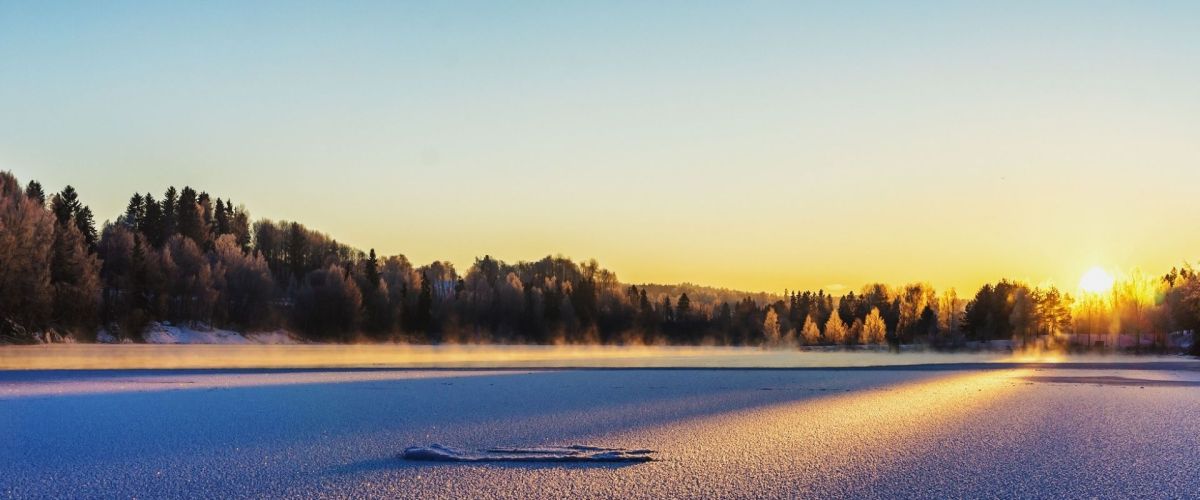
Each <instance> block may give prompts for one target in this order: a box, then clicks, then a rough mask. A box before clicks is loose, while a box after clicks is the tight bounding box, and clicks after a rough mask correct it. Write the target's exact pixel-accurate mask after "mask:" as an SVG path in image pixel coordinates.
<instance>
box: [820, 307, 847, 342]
mask: <svg viewBox="0 0 1200 500" xmlns="http://www.w3.org/2000/svg"><path fill="white" fill-rule="evenodd" d="M825 341H826V342H829V343H831V344H844V343H846V323H844V322H842V317H841V316H840V315H839V314H838V310H837V309H834V310H833V313H832V314H830V315H829V321H826V322H825Z"/></svg>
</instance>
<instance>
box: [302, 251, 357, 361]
mask: <svg viewBox="0 0 1200 500" xmlns="http://www.w3.org/2000/svg"><path fill="white" fill-rule="evenodd" d="M361 308H362V294H361V293H360V292H359V290H358V286H357V285H355V284H354V281H351V280H348V279H346V275H345V271H344V270H343V269H342V268H341V267H339V266H338V265H336V264H331V265H330V266H329V267H326V268H323V269H317V270H314V271H312V272H310V273H308V275H307V276H305V277H304V284H303V286H301V288H300V291H299V293H297V294H296V307H295V309H294V314H295V317H294V318H293V321H294V324H295V326H296V328H297V329H299V330H300V331H302V332H305V333H307V334H309V335H311V336H312V337H314V338H318V339H324V340H336V341H341V342H348V341H350V340H353V337H354V334H355V333H357V331H358V327H359V321H360V313H359V311H360V310H361Z"/></svg>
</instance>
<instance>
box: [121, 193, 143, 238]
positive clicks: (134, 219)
mask: <svg viewBox="0 0 1200 500" xmlns="http://www.w3.org/2000/svg"><path fill="white" fill-rule="evenodd" d="M142 203H143V200H142V195H141V193H133V196H131V197H129V205H127V206H126V207H125V218H123V219H121V221H122V222H124V223H125V227H127V228H129V229H131V230H134V231H137V230H139V229H141V223H142V219H144V218H146V207H145V206H144V205H143V204H142Z"/></svg>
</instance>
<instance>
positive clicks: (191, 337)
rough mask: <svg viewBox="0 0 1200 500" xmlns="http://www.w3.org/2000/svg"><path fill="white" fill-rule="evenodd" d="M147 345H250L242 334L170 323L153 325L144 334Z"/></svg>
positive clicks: (143, 337)
mask: <svg viewBox="0 0 1200 500" xmlns="http://www.w3.org/2000/svg"><path fill="white" fill-rule="evenodd" d="M142 339H143V340H145V341H146V343H147V344H249V343H250V341H249V340H246V337H243V336H242V334H240V333H238V332H234V331H230V330H219V329H213V328H205V327H203V326H201V327H199V328H190V327H186V326H178V325H172V324H170V323H151V324H150V325H148V326H147V327H146V330H145V331H143V332H142Z"/></svg>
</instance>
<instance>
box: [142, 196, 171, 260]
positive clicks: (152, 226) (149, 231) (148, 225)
mask: <svg viewBox="0 0 1200 500" xmlns="http://www.w3.org/2000/svg"><path fill="white" fill-rule="evenodd" d="M142 203H143V205H144V206H145V208H144V210H145V216H144V217H143V218H142V220H141V223H140V224H139V226H140V227H139V229H141V231H142V235H143V236H145V237H146V241H147V242H148V243H149V244H150V246H151V247H153V248H162V244H163V241H165V240H166V237H165V235H164V234H163V233H164V224H165V221H164V220H163V212H162V205H161V204H159V203H158V201H155V199H154V195H152V194H150V193H146V197H145V198H143V202H142Z"/></svg>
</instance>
